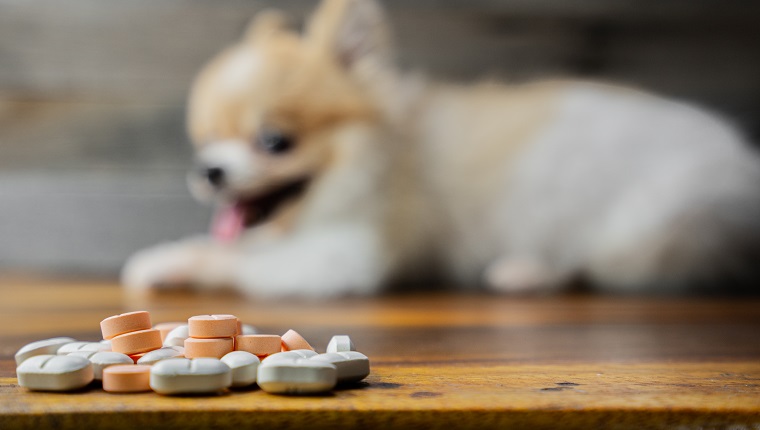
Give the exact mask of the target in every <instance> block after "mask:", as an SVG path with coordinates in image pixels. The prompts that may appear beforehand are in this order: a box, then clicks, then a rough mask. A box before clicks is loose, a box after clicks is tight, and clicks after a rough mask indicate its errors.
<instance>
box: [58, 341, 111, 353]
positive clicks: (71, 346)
mask: <svg viewBox="0 0 760 430" xmlns="http://www.w3.org/2000/svg"><path fill="white" fill-rule="evenodd" d="M110 350H111V346H110V345H105V344H102V343H100V342H71V343H67V344H66V345H63V346H61V347H60V348H59V349H58V352H57V354H58V355H67V354H71V353H72V352H77V351H95V352H100V351H110Z"/></svg>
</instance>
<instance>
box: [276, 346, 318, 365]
mask: <svg viewBox="0 0 760 430" xmlns="http://www.w3.org/2000/svg"><path fill="white" fill-rule="evenodd" d="M315 355H317V353H316V352H314V351H312V350H310V349H295V350H293V351H283V352H278V353H276V354H272V355H270V356H268V357H267V358H265V359H264V360H262V362H263V361H266V360H268V361H278V360H286V361H288V360H292V359H294V358H311V357H314V356H315Z"/></svg>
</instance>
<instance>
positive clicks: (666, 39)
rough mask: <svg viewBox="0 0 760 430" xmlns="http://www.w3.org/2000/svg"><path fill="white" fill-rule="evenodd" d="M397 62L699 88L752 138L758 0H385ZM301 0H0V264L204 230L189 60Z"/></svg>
mask: <svg viewBox="0 0 760 430" xmlns="http://www.w3.org/2000/svg"><path fill="white" fill-rule="evenodd" d="M383 3H384V5H385V6H386V8H387V9H388V10H389V16H390V19H391V21H392V23H393V25H394V27H395V30H396V35H397V38H396V40H397V45H398V54H399V59H400V61H401V64H402V65H403V66H404V67H405V68H410V69H418V70H423V71H426V72H427V73H428V74H429V75H430V76H431V77H435V78H445V79H455V80H460V81H472V80H475V79H477V78H484V77H486V78H490V77H498V78H502V79H507V80H510V81H513V82H522V81H525V80H530V79H537V78H542V77H556V76H574V77H581V78H588V79H603V80H612V81H617V82H622V83H626V84H631V85H636V86H641V87H643V88H646V89H649V90H653V91H657V92H659V93H662V94H665V95H667V96H672V97H676V98H679V99H682V100H688V101H692V102H695V103H698V104H700V105H702V106H706V107H708V108H711V109H712V110H714V111H716V112H719V113H721V114H723V115H724V116H725V117H727V118H730V119H732V120H733V121H734V122H736V123H737V124H738V125H739V126H740V127H741V128H742V129H743V130H744V131H745V132H746V133H747V134H748V135H749V136H750V137H751V138H752V139H753V140H754V141H755V142H757V141H758V140H760V139H759V138H760V25H759V24H760V2H757V1H751V0H748V1H742V0H733V1H718V0H669V1H659V0H639V1H631V0H627V1H625V0H575V1H564V0H546V1H538V0H415V1H404V0H393V1H384V2H383ZM314 5H315V3H314V2H312V1H304V0H301V1H297V0H277V1H274V0H272V1H244V0H160V1H159V0H130V1H122V0H67V1H65V2H63V1H60V0H0V271H2V272H4V273H9V272H32V273H57V274H61V273H67V274H76V275H80V276H81V275H87V274H91V275H97V276H112V275H115V274H116V273H117V272H118V270H119V268H120V266H121V265H122V264H123V262H124V260H125V259H126V258H127V257H128V256H129V255H130V254H131V253H132V252H134V251H136V250H138V249H140V248H143V247H146V246H149V245H152V244H155V243H157V242H161V241H165V240H171V239H177V238H180V237H182V236H185V235H189V234H194V233H199V232H201V231H204V230H206V229H207V225H208V221H209V218H210V209H209V208H207V207H203V206H201V205H200V204H198V203H196V202H195V201H193V199H192V198H191V197H190V195H189V193H188V191H187V189H186V186H185V173H186V171H187V169H188V168H189V167H190V163H191V151H190V147H189V145H188V144H187V141H186V137H185V132H184V118H183V116H184V102H185V95H186V92H187V89H188V87H189V84H190V81H191V79H192V77H193V75H194V74H195V73H196V72H197V71H198V69H199V68H200V67H201V65H202V64H203V63H204V62H205V61H207V60H208V59H209V57H210V56H212V55H213V54H214V53H216V52H217V51H218V50H220V49H221V48H222V47H224V46H225V45H227V44H229V43H230V42H232V41H233V40H235V39H236V38H237V37H238V36H239V35H240V34H241V32H242V30H243V28H244V27H245V25H246V23H247V22H248V20H249V19H250V17H251V16H252V15H253V14H254V13H255V12H256V11H258V10H259V9H261V8H262V7H273V6H274V7H278V8H281V9H285V10H287V11H289V12H290V13H291V14H292V16H293V17H294V22H296V23H299V22H302V20H303V17H304V16H305V15H306V14H308V12H309V11H310V10H311V9H312V8H313V7H314Z"/></svg>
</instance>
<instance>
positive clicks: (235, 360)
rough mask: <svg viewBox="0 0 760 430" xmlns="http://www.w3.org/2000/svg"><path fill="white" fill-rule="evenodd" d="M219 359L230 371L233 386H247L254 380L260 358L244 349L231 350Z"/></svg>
mask: <svg viewBox="0 0 760 430" xmlns="http://www.w3.org/2000/svg"><path fill="white" fill-rule="evenodd" d="M221 360H222V363H224V364H226V365H227V366H228V367H229V368H230V370H231V371H232V386H233V387H247V386H249V385H251V384H253V383H254V382H256V373H257V372H258V370H259V363H261V360H259V358H258V357H256V356H255V355H253V354H251V353H250V352H245V351H232V352H230V353H228V354H227V355H225V356H224V357H222V358H221Z"/></svg>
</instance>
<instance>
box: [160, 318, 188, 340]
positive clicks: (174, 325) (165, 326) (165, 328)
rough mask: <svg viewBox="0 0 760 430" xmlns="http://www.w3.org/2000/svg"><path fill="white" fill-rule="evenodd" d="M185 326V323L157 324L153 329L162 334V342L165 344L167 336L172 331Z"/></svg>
mask: <svg viewBox="0 0 760 430" xmlns="http://www.w3.org/2000/svg"><path fill="white" fill-rule="evenodd" d="M183 325H185V323H183V322H167V323H159V324H156V325H154V326H153V328H154V329H156V330H158V331H159V332H160V333H161V341H162V342H163V341H164V340H166V335H167V334H169V332H170V331H172V330H174V329H175V328H177V327H179V326H183Z"/></svg>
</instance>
